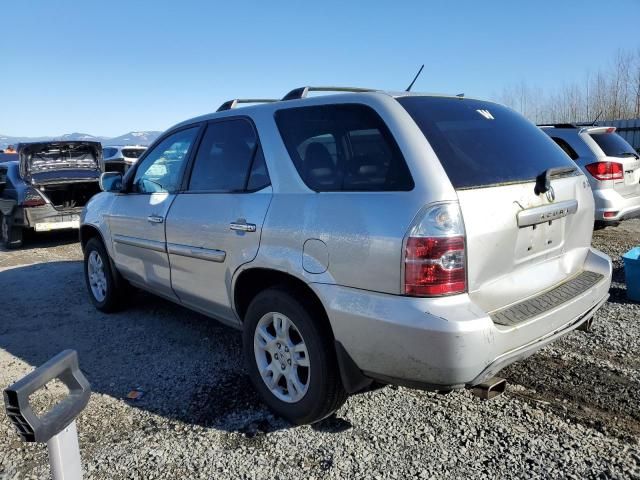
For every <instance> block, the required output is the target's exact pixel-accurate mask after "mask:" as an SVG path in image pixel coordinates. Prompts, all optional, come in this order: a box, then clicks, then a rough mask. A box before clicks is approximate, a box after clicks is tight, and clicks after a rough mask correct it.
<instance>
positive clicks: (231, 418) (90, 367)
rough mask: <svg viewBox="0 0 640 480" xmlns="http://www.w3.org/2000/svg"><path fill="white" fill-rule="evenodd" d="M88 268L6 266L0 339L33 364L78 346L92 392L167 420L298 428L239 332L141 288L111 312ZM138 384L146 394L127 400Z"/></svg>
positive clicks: (255, 432)
mask: <svg viewBox="0 0 640 480" xmlns="http://www.w3.org/2000/svg"><path fill="white" fill-rule="evenodd" d="M82 269H83V266H82V263H81V262H79V261H64V262H50V263H41V264H35V265H29V266H24V267H16V268H12V269H8V270H4V271H0V302H1V303H0V308H1V310H0V311H1V312H2V313H1V314H0V317H2V321H0V348H2V349H4V350H6V351H7V352H9V353H10V354H12V355H13V356H15V357H18V358H19V359H21V360H23V361H24V362H26V363H28V364H29V365H31V366H33V367H36V366H38V365H41V364H42V363H44V362H45V361H47V360H48V359H49V358H51V357H52V356H54V355H55V354H57V353H58V352H60V351H62V350H64V349H68V348H70V349H74V350H77V351H78V355H79V359H80V367H81V369H82V370H83V371H84V372H85V374H86V376H87V378H88V379H89V381H90V382H91V386H92V390H93V391H94V392H97V393H100V394H105V395H108V396H110V397H113V398H116V399H122V401H125V402H127V403H129V404H130V405H131V406H132V407H134V408H139V409H142V410H146V411H148V412H151V413H154V414H158V415H162V416H164V417H166V418H169V419H174V420H178V421H181V422H185V423H189V424H196V425H201V426H204V427H210V428H216V429H220V430H224V431H228V432H241V433H244V434H245V436H246V437H257V436H260V434H263V433H267V432H271V431H274V430H278V429H283V428H289V427H291V425H290V424H289V423H287V422H286V421H284V420H282V419H280V418H277V417H274V415H273V414H272V413H271V412H270V411H269V410H268V409H267V407H266V406H265V405H264V404H263V403H262V402H261V401H260V399H259V398H258V396H257V394H256V393H255V390H254V389H253V387H252V386H251V384H250V382H249V379H248V377H247V375H246V371H245V369H244V366H243V362H242V348H241V335H240V334H239V332H238V331H236V330H234V329H232V328H230V327H226V326H223V325H221V324H219V323H218V322H216V321H215V320H212V319H209V318H207V317H204V316H202V315H199V314H197V313H194V312H192V311H190V310H187V309H185V308H183V307H180V306H178V305H175V304H174V303H172V302H169V301H166V300H163V299H160V298H158V297H155V296H153V295H150V294H146V293H144V292H141V291H138V290H137V289H131V291H130V292H129V296H130V298H129V302H128V303H129V307H128V308H126V309H125V310H123V311H122V312H119V313H114V314H110V315H107V314H103V313H101V312H98V311H97V310H96V309H95V308H94V307H93V305H92V304H91V303H90V301H89V298H88V294H87V292H86V289H85V285H84V279H83V272H82ZM2 368H5V366H2ZM10 380H11V381H15V380H18V378H17V377H16V378H11V379H10ZM0 387H2V388H4V387H6V385H0ZM133 390H136V391H137V392H139V395H140V393H141V395H140V396H139V399H138V400H128V399H127V396H128V394H129V393H130V392H131V391H133Z"/></svg>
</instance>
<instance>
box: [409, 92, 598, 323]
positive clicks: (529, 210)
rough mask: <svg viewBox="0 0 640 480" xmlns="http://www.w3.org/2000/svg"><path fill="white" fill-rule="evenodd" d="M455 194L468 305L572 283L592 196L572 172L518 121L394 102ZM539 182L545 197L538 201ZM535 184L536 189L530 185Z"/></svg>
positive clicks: (494, 305)
mask: <svg viewBox="0 0 640 480" xmlns="http://www.w3.org/2000/svg"><path fill="white" fill-rule="evenodd" d="M398 101H399V102H400V103H401V104H402V105H403V106H404V107H405V109H406V110H407V111H408V112H409V114H410V115H411V116H412V117H413V119H414V120H415V121H416V123H417V125H418V127H420V129H421V130H422V132H423V133H424V135H425V137H426V138H427V140H428V141H429V143H430V144H431V146H432V147H433V149H434V151H435V153H436V154H437V155H438V158H439V160H440V162H441V163H442V166H443V167H444V169H445V171H446V172H447V175H448V176H449V179H450V180H451V183H452V184H453V186H454V188H455V189H456V192H457V195H458V201H459V203H460V209H461V211H462V215H463V219H464V226H465V232H466V246H467V280H468V290H469V295H470V296H471V298H472V299H473V300H474V302H476V303H477V304H478V305H479V306H481V307H482V308H483V309H485V311H488V312H492V311H495V310H497V309H500V308H502V307H505V306H507V305H511V304H513V303H517V302H520V301H522V300H524V299H526V298H528V297H532V296H535V295H537V294H540V293H541V292H543V291H546V290H549V289H551V288H553V287H554V286H556V285H558V284H560V283H562V282H565V281H567V280H569V279H571V278H572V277H574V276H576V275H578V274H579V273H580V272H581V271H582V269H583V265H584V261H585V258H586V256H587V252H588V249H589V246H590V243H591V234H592V229H593V219H594V205H593V196H592V194H591V190H590V187H589V182H588V181H587V180H586V178H585V177H584V175H583V174H582V173H581V171H580V170H579V169H578V168H577V166H576V164H575V163H573V161H572V160H571V159H570V158H569V157H568V156H567V155H566V154H565V153H564V152H563V151H562V150H561V149H560V147H558V146H557V145H556V144H555V143H554V142H553V140H551V139H550V138H549V137H548V136H547V135H545V134H544V133H543V132H542V131H540V130H539V129H538V128H537V127H536V126H535V125H534V124H533V123H531V122H529V121H528V120H526V119H525V118H524V117H522V116H521V115H520V114H518V113H516V112H514V111H513V110H511V109H509V108H506V107H504V106H501V105H497V104H494V103H491V102H483V101H479V100H472V99H462V98H447V97H418V96H409V97H402V98H398ZM545 173H547V176H548V178H549V184H550V185H551V187H552V188H551V190H549V191H548V192H545V193H540V192H539V190H537V189H536V184H537V183H538V186H539V187H543V188H542V189H543V190H544V183H545V182H544V181H543V180H544V177H545V175H544V174H545ZM537 178H538V182H536V179H537Z"/></svg>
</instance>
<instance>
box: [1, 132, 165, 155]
mask: <svg viewBox="0 0 640 480" xmlns="http://www.w3.org/2000/svg"><path fill="white" fill-rule="evenodd" d="M161 133H162V132H157V131H154V130H150V131H139V132H129V133H125V134H124V135H120V136H119V137H97V136H95V135H90V134H88V133H79V132H74V133H66V134H64V135H59V136H55V137H10V136H8V135H2V134H0V149H2V150H4V149H5V148H7V146H9V145H17V144H18V143H21V142H48V141H52V140H66V141H71V140H85V141H92V142H102V144H103V145H150V144H151V143H153V141H154V140H155V139H156V138H158V136H159V135H160V134H161Z"/></svg>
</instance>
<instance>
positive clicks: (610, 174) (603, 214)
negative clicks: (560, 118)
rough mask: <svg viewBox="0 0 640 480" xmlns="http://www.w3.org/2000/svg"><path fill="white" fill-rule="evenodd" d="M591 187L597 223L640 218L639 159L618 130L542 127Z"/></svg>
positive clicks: (557, 126) (574, 126)
mask: <svg viewBox="0 0 640 480" xmlns="http://www.w3.org/2000/svg"><path fill="white" fill-rule="evenodd" d="M540 128H542V131H543V132H545V133H546V134H547V135H549V136H550V137H551V138H552V139H553V140H554V141H555V142H556V143H557V144H558V145H559V146H560V148H562V149H563V150H564V151H565V153H566V154H567V155H569V157H571V159H572V160H573V161H574V162H576V164H578V166H579V167H580V168H581V169H582V171H583V172H584V174H585V175H586V176H587V178H588V179H589V182H590V183H591V188H592V190H593V197H594V200H595V208H596V214H595V219H596V221H597V222H599V223H601V224H604V225H607V224H612V225H615V224H617V223H618V222H619V221H620V220H625V219H627V218H634V217H640V155H638V153H637V152H636V151H635V150H634V149H633V147H632V146H631V145H629V144H628V143H627V141H626V140H625V139H624V138H622V137H621V136H620V135H618V134H617V133H616V129H615V127H606V126H597V127H596V126H580V125H573V124H567V123H563V124H555V125H540Z"/></svg>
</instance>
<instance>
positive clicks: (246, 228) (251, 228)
mask: <svg viewBox="0 0 640 480" xmlns="http://www.w3.org/2000/svg"><path fill="white" fill-rule="evenodd" d="M229 228H230V229H231V230H237V231H239V232H255V231H256V226H255V224H254V223H239V222H232V223H231V224H230V225H229Z"/></svg>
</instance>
